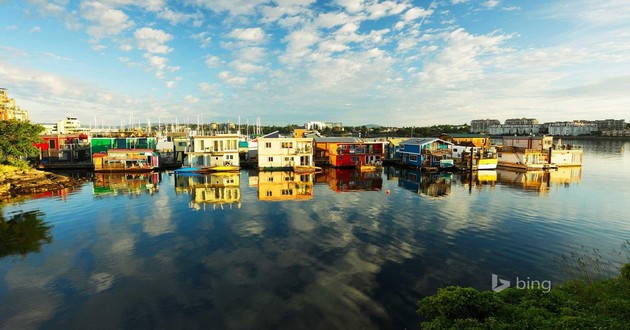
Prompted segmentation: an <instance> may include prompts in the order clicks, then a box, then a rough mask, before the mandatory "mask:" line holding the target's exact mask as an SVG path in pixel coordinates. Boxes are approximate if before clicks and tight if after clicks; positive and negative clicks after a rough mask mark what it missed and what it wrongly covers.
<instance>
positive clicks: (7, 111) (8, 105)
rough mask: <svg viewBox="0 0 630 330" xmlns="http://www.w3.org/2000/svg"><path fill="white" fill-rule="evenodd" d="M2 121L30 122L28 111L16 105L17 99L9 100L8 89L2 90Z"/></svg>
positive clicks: (0, 96)
mask: <svg viewBox="0 0 630 330" xmlns="http://www.w3.org/2000/svg"><path fill="white" fill-rule="evenodd" d="M0 119H1V120H11V119H16V120H20V121H28V111H26V110H23V109H20V107H18V106H17V105H15V99H12V98H9V95H8V93H7V89H6V88H0Z"/></svg>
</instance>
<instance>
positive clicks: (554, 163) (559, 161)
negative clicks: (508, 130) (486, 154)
mask: <svg viewBox="0 0 630 330" xmlns="http://www.w3.org/2000/svg"><path fill="white" fill-rule="evenodd" d="M582 157H583V150H582V148H581V147H579V146H573V145H563V144H554V140H553V137H552V136H508V137H504V138H503V143H502V145H501V147H498V148H497V158H498V167H499V168H506V169H514V170H523V171H532V170H541V169H552V168H558V167H562V166H582Z"/></svg>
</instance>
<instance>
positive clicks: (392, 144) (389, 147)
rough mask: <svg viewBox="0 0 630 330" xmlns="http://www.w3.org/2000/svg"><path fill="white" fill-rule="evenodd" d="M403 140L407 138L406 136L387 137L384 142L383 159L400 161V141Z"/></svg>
mask: <svg viewBox="0 0 630 330" xmlns="http://www.w3.org/2000/svg"><path fill="white" fill-rule="evenodd" d="M405 140H407V138H388V139H387V144H385V159H384V160H385V161H387V160H392V161H395V160H398V161H400V157H401V155H400V143H401V142H403V141H405Z"/></svg>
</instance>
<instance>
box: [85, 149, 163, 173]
mask: <svg viewBox="0 0 630 330" xmlns="http://www.w3.org/2000/svg"><path fill="white" fill-rule="evenodd" d="M159 160H160V157H159V155H158V153H157V152H155V151H153V150H152V149H109V150H107V153H96V154H94V155H93V161H94V171H95V172H150V171H152V170H154V169H155V168H157V167H158V166H159V165H160V161H159Z"/></svg>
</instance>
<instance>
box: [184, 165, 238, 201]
mask: <svg viewBox="0 0 630 330" xmlns="http://www.w3.org/2000/svg"><path fill="white" fill-rule="evenodd" d="M175 192H176V193H186V194H188V195H190V196H191V200H190V207H191V208H192V209H196V210H198V209H201V208H205V205H212V207H213V208H216V207H217V206H219V207H221V208H223V207H224V206H225V205H228V206H229V207H230V208H231V207H232V205H236V206H237V207H240V206H241V190H240V173H238V172H226V173H209V174H196V175H177V176H175Z"/></svg>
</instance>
